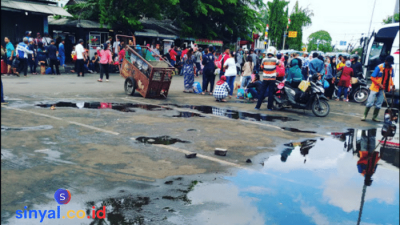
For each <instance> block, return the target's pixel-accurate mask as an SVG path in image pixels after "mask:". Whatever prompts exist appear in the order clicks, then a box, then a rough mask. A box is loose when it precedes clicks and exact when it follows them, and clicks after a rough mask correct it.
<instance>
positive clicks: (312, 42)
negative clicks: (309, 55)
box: [308, 30, 332, 52]
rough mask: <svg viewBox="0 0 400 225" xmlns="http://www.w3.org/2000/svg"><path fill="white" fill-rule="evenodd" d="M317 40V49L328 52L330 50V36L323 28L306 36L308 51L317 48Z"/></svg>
mask: <svg viewBox="0 0 400 225" xmlns="http://www.w3.org/2000/svg"><path fill="white" fill-rule="evenodd" d="M318 41H319V47H318V50H319V51H323V52H330V51H332V45H331V42H332V37H331V35H330V34H329V33H328V32H327V31H324V30H320V31H317V32H314V33H312V34H310V36H308V51H314V50H317V43H318Z"/></svg>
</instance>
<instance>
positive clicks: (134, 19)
mask: <svg viewBox="0 0 400 225" xmlns="http://www.w3.org/2000/svg"><path fill="white" fill-rule="evenodd" d="M178 1H179V0H135V1H130V0H87V1H86V2H85V3H80V4H75V5H70V6H66V9H67V10H68V12H69V13H71V14H72V15H73V16H74V18H75V19H89V20H94V21H98V22H99V23H100V24H102V25H103V24H105V25H107V27H108V28H122V29H125V31H129V30H135V29H140V28H141V25H140V22H139V20H140V19H142V18H144V17H153V18H156V19H162V17H161V12H162V9H163V8H164V7H163V6H164V5H165V4H171V5H174V4H177V3H178Z"/></svg>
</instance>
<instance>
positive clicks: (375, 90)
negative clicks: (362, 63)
mask: <svg viewBox="0 0 400 225" xmlns="http://www.w3.org/2000/svg"><path fill="white" fill-rule="evenodd" d="M393 63H394V58H393V56H390V55H389V56H387V57H386V59H385V63H383V64H380V65H378V66H377V67H376V68H375V71H374V72H373V73H372V75H371V81H372V84H371V87H370V88H369V89H370V90H371V92H370V94H369V97H368V101H367V107H366V108H365V111H364V116H363V117H362V118H361V121H365V120H366V119H367V116H368V112H369V110H370V109H371V107H372V106H373V105H375V109H374V114H373V117H372V120H373V121H375V122H380V121H379V120H378V114H379V110H380V109H381V107H382V103H383V98H384V96H383V95H384V92H390V91H391V90H394V89H395V86H394V84H393V79H392V77H393V76H394V73H393V67H392V65H393ZM375 97H376V100H375Z"/></svg>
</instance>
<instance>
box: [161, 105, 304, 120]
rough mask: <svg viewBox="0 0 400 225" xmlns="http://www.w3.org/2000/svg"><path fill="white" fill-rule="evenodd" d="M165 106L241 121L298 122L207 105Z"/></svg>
mask: <svg viewBox="0 0 400 225" xmlns="http://www.w3.org/2000/svg"><path fill="white" fill-rule="evenodd" d="M164 105H165V106H173V107H177V108H184V109H194V110H197V111H199V112H201V113H204V114H213V115H217V116H223V117H227V118H230V119H241V120H251V121H267V122H275V121H277V120H279V121H282V122H287V121H298V120H296V119H292V118H289V117H285V116H269V115H265V114H260V113H249V112H243V111H237V110H231V109H225V108H218V107H215V106H208V105H198V106H196V105H176V104H164Z"/></svg>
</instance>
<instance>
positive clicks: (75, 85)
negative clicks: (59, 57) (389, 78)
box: [1, 74, 399, 224]
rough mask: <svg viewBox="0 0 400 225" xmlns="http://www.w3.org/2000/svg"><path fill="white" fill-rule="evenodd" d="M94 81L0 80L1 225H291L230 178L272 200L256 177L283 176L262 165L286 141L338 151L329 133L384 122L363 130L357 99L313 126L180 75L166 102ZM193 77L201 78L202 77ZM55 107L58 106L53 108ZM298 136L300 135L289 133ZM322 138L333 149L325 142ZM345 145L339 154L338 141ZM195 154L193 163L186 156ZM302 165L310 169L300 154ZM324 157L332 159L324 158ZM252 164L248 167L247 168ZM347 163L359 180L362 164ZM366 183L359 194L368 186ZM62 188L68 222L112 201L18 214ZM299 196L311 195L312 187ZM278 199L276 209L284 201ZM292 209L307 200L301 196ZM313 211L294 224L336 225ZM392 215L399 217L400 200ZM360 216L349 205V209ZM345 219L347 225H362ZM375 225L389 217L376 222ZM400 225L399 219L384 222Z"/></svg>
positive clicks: (118, 83) (118, 82) (338, 105)
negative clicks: (0, 90)
mask: <svg viewBox="0 0 400 225" xmlns="http://www.w3.org/2000/svg"><path fill="white" fill-rule="evenodd" d="M97 78H98V77H97V75H93V74H92V75H86V76H85V77H84V78H79V77H76V76H75V75H62V76H40V75H39V76H28V78H24V77H20V78H17V77H2V81H3V85H4V90H5V95H6V100H8V101H9V102H10V104H8V105H7V106H2V108H1V126H2V131H1V162H2V164H1V184H2V185H1V206H2V207H1V208H2V209H1V216H2V219H1V221H2V224H267V223H268V224H269V223H272V224H288V223H290V221H289V220H282V218H286V217H287V215H284V213H283V212H285V210H283V209H282V210H281V211H280V210H276V209H275V210H276V215H277V216H276V217H277V218H273V219H271V218H269V217H267V216H266V213H261V211H263V210H261V208H262V206H257V204H255V203H254V202H252V201H251V200H249V199H246V198H241V194H239V193H241V192H240V191H238V190H242V189H235V188H232V186H231V184H232V183H235V182H236V181H235V179H239V180H240V179H241V180H242V181H240V182H239V183H240V184H243V183H252V182H256V181H258V182H259V183H258V184H257V185H254V186H255V187H259V189H257V190H256V191H255V192H254V190H253V193H256V192H263V193H272V192H274V190H272V189H270V188H268V187H267V186H269V185H270V184H269V183H263V182H264V181H262V180H263V179H264V178H263V177H259V176H256V175H255V174H258V173H260V174H263V176H266V175H265V174H269V175H268V176H272V177H273V178H266V179H271V180H273V179H276V177H279V176H281V171H280V170H279V168H280V165H276V166H273V167H268V166H266V165H267V162H269V161H268V160H272V162H273V159H274V157H275V156H279V155H280V154H281V152H282V151H283V150H284V148H285V147H284V145H283V144H285V143H293V142H295V143H297V142H301V141H304V140H318V142H317V146H319V147H318V148H319V149H322V150H324V149H325V148H326V149H329V148H332V150H330V152H335V151H336V150H337V149H336V148H335V147H333V146H336V145H337V146H339V143H338V142H337V141H335V140H333V139H332V136H331V135H330V132H345V131H347V129H348V128H355V129H359V130H360V132H361V130H366V129H376V128H379V127H380V126H381V125H380V124H377V123H373V122H370V121H369V122H361V121H360V119H359V118H360V116H361V113H362V112H363V110H364V106H362V105H360V104H356V103H352V102H336V101H330V102H329V103H330V106H331V113H330V114H329V116H328V117H326V118H317V117H315V116H314V115H313V114H312V112H311V111H306V112H305V113H304V112H303V111H302V110H286V111H279V112H278V111H273V112H267V111H266V105H263V106H262V110H261V111H256V110H254V106H255V103H247V102H244V101H243V100H239V99H232V100H230V101H229V102H228V103H218V102H215V101H214V98H213V97H212V96H202V95H195V94H184V93H182V90H183V88H182V87H183V79H182V77H179V76H178V77H174V78H173V83H172V85H171V88H170V92H169V96H168V98H167V99H165V100H161V99H144V98H142V97H141V96H139V95H136V96H126V95H125V94H124V89H123V82H124V80H123V79H122V78H121V77H119V75H117V74H114V75H112V76H111V79H110V82H102V83H99V82H96V79H97ZM196 81H199V82H201V77H200V78H196ZM54 104H55V105H56V107H55V110H52V109H50V106H52V105H54ZM258 114H262V115H258ZM370 116H372V115H370ZM380 116H381V117H383V112H381V114H380ZM282 128H285V129H282ZM291 128H294V129H297V131H304V132H292V131H290V130H291ZM295 131H296V130H295ZM325 139H327V140H326V142H327V143H328V144H324V143H323V142H322V141H323V140H325ZM331 139H332V140H331ZM397 142H398V139H397ZM215 148H224V149H228V154H227V156H225V157H221V156H216V155H214V149H215ZM339 148H343V144H342V143H340V147H339ZM340 150H341V149H340ZM341 151H342V150H341ZM192 152H196V153H197V158H193V159H188V158H185V154H189V153H192ZM289 154H290V153H289ZM302 154H303V152H302ZM331 154H333V155H335V156H337V155H340V154H341V153H339V152H337V153H331ZM293 155H295V154H294V153H293ZM310 155H311V153H310ZM328 155H329V154H328ZM305 156H306V155H304V157H305ZM294 157H296V156H293V158H294ZM298 157H299V160H300V158H301V162H303V160H304V159H303V156H301V155H300V154H299V156H298ZM318 157H319V158H318ZM318 157H317V158H318V159H321V158H326V154H321V155H320V156H318ZM349 157H350V158H349V160H353V157H352V156H351V155H349ZM395 157H398V152H397V156H395ZM248 159H250V160H251V163H247V162H246V161H247V160H248ZM333 161H334V160H333ZM356 161H357V160H356ZM356 161H355V162H356ZM389 161H390V160H389ZM305 163H306V161H305V160H304V163H303V164H305ZM349 163H350V162H349ZM310 164H311V165H312V161H311V163H308V164H307V165H310ZM322 164H324V165H327V164H330V161H329V160H328V161H326V162H323V163H322ZM389 164H390V163H389ZM392 164H393V163H392ZM393 165H394V166H393ZM393 165H392V167H393V168H392V167H390V168H392V170H394V171H397V172H394V175H396V173H397V178H396V179H397V186H396V183H395V184H393V183H391V185H392V186H393V187H394V188H396V187H397V189H398V160H397V166H396V163H394V164H393ZM352 166H353V167H354V168H353V169H354V172H356V164H354V165H353V164H352ZM266 168H269V169H266ZM335 168H336V167H335ZM319 169H320V167H317V168H316V169H315V168H314V170H316V171H318V170H319ZM311 170H313V169H311ZM293 176H294V177H298V175H293ZM376 176H377V175H376ZM390 176H392V175H390ZM253 177H254V180H247V181H243V180H246V179H249V178H253ZM357 177H359V175H357ZM293 179H294V180H295V178H293V177H292V178H287V179H286V178H285V179H283V180H293ZM357 179H360V180H361V178H357ZM396 179H395V180H394V182H396ZM360 185H361V186H360V188H359V189H362V181H361V184H360ZM236 186H240V185H236ZM289 186H290V184H289ZM285 187H287V186H285ZM59 188H64V189H68V190H69V191H70V192H71V194H72V198H71V202H70V203H69V204H67V205H63V206H62V207H63V209H62V212H63V214H65V213H66V211H68V209H73V210H80V209H83V210H84V211H86V212H89V211H90V209H91V207H92V206H95V208H96V210H99V209H101V207H102V206H103V205H105V206H107V218H106V219H105V220H99V219H86V218H84V219H76V218H75V219H65V220H62V219H59V220H57V221H56V222H54V221H53V220H52V219H45V220H44V221H43V222H42V223H40V219H16V218H15V212H16V210H19V209H20V210H23V209H24V206H27V209H36V210H39V209H40V210H49V209H56V208H57V203H56V202H55V201H54V198H53V195H54V192H55V191H56V190H57V189H59ZM260 188H261V189H260ZM275 188H276V189H280V188H282V186H279V185H278V186H277V187H275ZM337 188H339V189H340V187H337ZM298 190H300V188H299V189H298ZM288 191H289V192H291V191H294V190H290V189H289V190H288ZM301 193H304V195H305V196H309V195H307V194H306V191H304V192H301ZM367 193H369V192H367ZM350 195H351V194H350ZM221 196H225V198H222V197H221ZM360 196H361V194H360ZM252 198H254V199H255V198H256V197H255V196H252ZM317 198H318V197H317ZM254 199H253V200H254ZM258 199H262V198H258ZM292 199H297V197H293V196H292ZM357 199H359V197H358V194H357ZM398 199H399V195H398V191H397V193H396V192H395V193H394V195H391V196H390V197H385V200H387V201H388V202H393V201H395V202H396V201H397V202H398ZM268 201H269V200H268ZM282 201H284V200H282ZM282 201H278V202H277V203H276V204H278V205H279V204H281V205H282ZM377 201H379V198H378V199H377ZM255 202H257V201H255ZM295 202H300V203H301V206H304V204H306V203H304V200H303V199H297V200H296V201H295ZM207 203H208V204H207ZM300 203H299V204H300ZM284 204H285V202H284ZM338 204H339V203H338ZM338 204H336V205H335V204H332V205H335V206H337V207H338ZM346 204H347V203H346ZM388 204H389V203H388ZM389 205H390V204H389ZM269 207H272V208H275V207H276V206H269ZM307 207H308V208H307ZM307 207H305V208H306V209H305V211H301V212H302V213H299V214H296V215H293V216H294V218H298V219H300V221H303V220H301V218H303V217H304V215H306V217H307V216H308V217H309V218H311V219H309V220H307V219H304V221H303V222H302V224H329V222H327V223H324V222H322V223H321V221H318V215H316V214H315V212H314V211H313V210H311V212H310V207H311V206H307ZM303 208H304V207H303ZM303 208H302V210H303ZM317 208H318V209H321V210H322V209H324V210H327V211H329V209H326V208H324V207H322V206H321V207H317ZM394 209H397V212H398V203H397V205H396V204H395V205H394ZM286 210H291V209H290V208H289V209H286ZM307 210H308V211H307ZM357 210H358V207H352V208H351V210H350V211H349V209H348V208H345V207H344V209H343V210H342V211H343V212H347V213H357ZM390 210H393V207H392V208H390ZM254 211H256V212H258V214H255V213H254ZM322 211H323V210H322ZM213 212H214V213H213ZM357 215H358V214H357ZM397 215H398V214H397ZM308 217H307V218H308ZM339 217H340V216H339ZM278 218H280V219H278ZM329 218H330V217H329ZM329 218H328V219H325V220H329ZM343 218H345V219H346V220H343V221H347V222H349V221H350V222H351V223H350V224H354V223H355V222H356V220H357V218H352V219H348V218H347V216H343ZM367 218H370V217H367ZM377 221H378V222H379V221H382V220H381V219H379V218H378V219H372V221H370V222H377ZM393 221H394V223H395V222H396V221H398V216H397V220H396V219H395V220H390V219H389V220H388V221H386V222H387V223H389V224H391V223H393ZM336 222H338V221H336ZM331 223H334V222H333V221H331ZM340 223H341V222H340ZM394 223H393V224H394Z"/></svg>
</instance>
